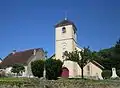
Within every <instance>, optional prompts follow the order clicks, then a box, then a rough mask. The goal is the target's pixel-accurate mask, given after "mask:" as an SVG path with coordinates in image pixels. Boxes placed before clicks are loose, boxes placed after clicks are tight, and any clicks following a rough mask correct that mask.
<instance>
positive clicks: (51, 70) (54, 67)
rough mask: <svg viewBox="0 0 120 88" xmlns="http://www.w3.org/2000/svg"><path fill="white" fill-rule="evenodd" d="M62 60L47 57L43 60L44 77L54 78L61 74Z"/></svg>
mask: <svg viewBox="0 0 120 88" xmlns="http://www.w3.org/2000/svg"><path fill="white" fill-rule="evenodd" d="M62 64H63V63H62V62H61V61H60V60H55V59H52V58H50V59H47V60H46V62H45V67H46V78H47V79H49V80H52V79H54V80H56V79H57V77H60V75H61V68H62Z"/></svg>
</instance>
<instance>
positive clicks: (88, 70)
mask: <svg viewBox="0 0 120 88" xmlns="http://www.w3.org/2000/svg"><path fill="white" fill-rule="evenodd" d="M87 74H88V76H89V75H90V66H89V65H88V66H87Z"/></svg>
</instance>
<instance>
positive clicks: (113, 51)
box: [94, 40, 120, 70]
mask: <svg viewBox="0 0 120 88" xmlns="http://www.w3.org/2000/svg"><path fill="white" fill-rule="evenodd" d="M96 55H97V58H94V59H95V60H96V61H97V62H99V63H100V64H101V65H103V66H104V67H105V68H106V69H108V70H111V68H112V67H115V68H117V69H120V64H119V63H120V40H118V41H117V42H116V44H115V45H114V46H113V47H111V48H107V49H102V50H100V51H98V52H96Z"/></svg>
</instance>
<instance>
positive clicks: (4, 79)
mask: <svg viewBox="0 0 120 88" xmlns="http://www.w3.org/2000/svg"><path fill="white" fill-rule="evenodd" d="M27 83H29V81H28V78H15V77H2V78H0V85H3V84H9V85H18V86H20V85H23V84H27Z"/></svg>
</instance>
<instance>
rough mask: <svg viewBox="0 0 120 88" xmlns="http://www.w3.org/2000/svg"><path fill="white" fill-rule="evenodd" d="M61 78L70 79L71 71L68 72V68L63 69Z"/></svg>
mask: <svg viewBox="0 0 120 88" xmlns="http://www.w3.org/2000/svg"><path fill="white" fill-rule="evenodd" d="M61 77H63V78H68V77H69V70H68V68H66V67H63V68H62V74H61Z"/></svg>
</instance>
